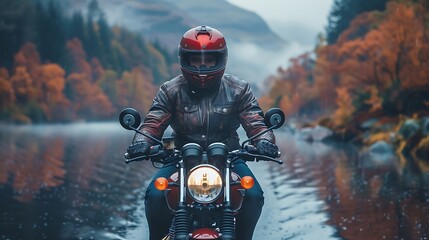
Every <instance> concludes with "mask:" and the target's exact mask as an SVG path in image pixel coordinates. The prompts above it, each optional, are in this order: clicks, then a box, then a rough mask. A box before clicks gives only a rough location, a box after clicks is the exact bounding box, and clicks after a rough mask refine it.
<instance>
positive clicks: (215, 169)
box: [186, 164, 225, 204]
mask: <svg viewBox="0 0 429 240" xmlns="http://www.w3.org/2000/svg"><path fill="white" fill-rule="evenodd" d="M204 168H208V169H211V170H213V171H215V172H216V173H217V174H218V176H219V180H220V187H219V191H218V193H217V195H216V196H215V197H213V198H211V199H209V200H205V201H203V200H201V199H199V198H197V197H195V196H194V194H193V193H192V192H191V188H190V187H189V177H190V176H191V174H192V173H194V172H195V171H197V170H199V169H204ZM224 185H225V182H224V179H223V177H222V173H221V172H220V171H219V169H218V168H216V167H214V166H213V165H210V164H200V165H198V166H195V167H193V168H192V169H191V170H190V171H189V173H188V174H187V176H186V189H187V190H186V191H187V193H188V194H189V196H190V197H191V198H192V199H193V200H194V201H196V202H198V203H202V204H208V203H213V202H215V201H216V200H217V199H218V198H219V197H220V196H222V193H223V187H224Z"/></svg>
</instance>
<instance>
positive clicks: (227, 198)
mask: <svg viewBox="0 0 429 240" xmlns="http://www.w3.org/2000/svg"><path fill="white" fill-rule="evenodd" d="M230 178H231V161H230V160H229V159H228V160H227V161H226V168H225V189H224V190H225V205H226V206H229V205H230V203H231V194H230V190H231V186H230V184H231V183H230Z"/></svg>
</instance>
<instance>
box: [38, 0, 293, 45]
mask: <svg viewBox="0 0 429 240" xmlns="http://www.w3.org/2000/svg"><path fill="white" fill-rule="evenodd" d="M45 1H46V2H47V1H48V0H45ZM89 2H90V0H73V1H72V0H65V1H61V2H60V4H62V5H63V7H65V8H66V9H69V10H70V14H71V13H72V12H73V11H84V10H85V9H86V8H87V6H88V4H89ZM98 4H99V5H100V7H101V8H102V9H103V11H104V12H105V13H106V18H107V20H108V22H109V23H110V24H117V25H122V26H124V27H126V28H128V29H131V30H133V31H137V32H139V33H141V34H142V35H143V36H144V37H145V38H146V39H152V40H158V41H159V42H160V43H161V44H163V45H166V46H167V47H169V48H171V49H175V48H176V47H177V44H178V41H179V39H180V37H181V36H182V34H183V33H184V32H185V31H186V30H188V29H189V28H190V27H193V26H196V25H209V26H212V27H215V28H217V29H219V30H220V31H221V32H222V33H224V35H225V36H226V37H227V40H232V41H234V42H248V43H252V44H257V45H259V46H261V47H270V48H272V47H281V46H284V44H285V42H284V40H282V39H281V38H280V37H278V36H277V35H276V34H274V33H273V32H272V31H271V30H270V29H269V27H268V25H267V24H266V23H265V22H264V20H263V19H262V18H261V17H259V16H258V15H257V14H255V13H253V12H250V11H247V10H244V9H241V8H239V7H237V6H235V5H232V4H230V3H229V2H227V1H225V0H206V1H204V4H202V2H201V1H198V0H180V1H176V0H129V1H122V0H102V1H98Z"/></svg>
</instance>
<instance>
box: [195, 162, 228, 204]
mask: <svg viewBox="0 0 429 240" xmlns="http://www.w3.org/2000/svg"><path fill="white" fill-rule="evenodd" d="M188 191H189V194H190V195H191V197H192V198H193V199H194V200H195V201H197V202H199V203H210V202H213V201H214V200H216V199H217V198H218V197H219V195H220V194H221V192H222V177H221V175H220V173H219V171H218V170H216V169H214V168H213V167H211V166H209V165H206V166H204V165H203V166H198V167H196V168H195V169H193V170H191V172H190V173H189V176H188Z"/></svg>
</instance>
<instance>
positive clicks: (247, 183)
mask: <svg viewBox="0 0 429 240" xmlns="http://www.w3.org/2000/svg"><path fill="white" fill-rule="evenodd" d="M240 183H241V186H242V187H243V188H244V189H251V188H252V187H253V185H255V180H253V178H252V177H250V176H244V177H242V178H241V182H240Z"/></svg>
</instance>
